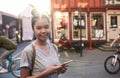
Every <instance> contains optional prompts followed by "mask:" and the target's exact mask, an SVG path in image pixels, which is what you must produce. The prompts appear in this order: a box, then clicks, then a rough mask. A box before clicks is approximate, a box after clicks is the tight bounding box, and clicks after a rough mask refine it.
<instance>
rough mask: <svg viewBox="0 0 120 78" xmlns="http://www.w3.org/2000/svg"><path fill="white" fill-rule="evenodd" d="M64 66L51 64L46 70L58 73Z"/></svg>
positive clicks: (50, 72) (49, 72)
mask: <svg viewBox="0 0 120 78" xmlns="http://www.w3.org/2000/svg"><path fill="white" fill-rule="evenodd" d="M61 68H62V66H61V65H56V64H54V65H51V66H50V67H48V68H47V69H46V70H45V71H46V72H47V73H48V74H53V73H58V71H59V70H60V69H61Z"/></svg>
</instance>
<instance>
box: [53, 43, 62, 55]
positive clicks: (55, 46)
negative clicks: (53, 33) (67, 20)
mask: <svg viewBox="0 0 120 78" xmlns="http://www.w3.org/2000/svg"><path fill="white" fill-rule="evenodd" d="M53 47H54V49H55V50H56V52H57V55H58V56H60V54H59V53H58V52H59V50H58V47H57V45H56V44H53Z"/></svg>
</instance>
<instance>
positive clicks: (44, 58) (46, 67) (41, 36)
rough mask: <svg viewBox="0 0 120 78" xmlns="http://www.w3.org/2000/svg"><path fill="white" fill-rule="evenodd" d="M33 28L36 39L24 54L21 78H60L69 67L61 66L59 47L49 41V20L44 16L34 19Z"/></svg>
mask: <svg viewBox="0 0 120 78" xmlns="http://www.w3.org/2000/svg"><path fill="white" fill-rule="evenodd" d="M32 28H33V32H34V34H35V36H36V39H35V40H33V42H31V44H29V45H28V46H27V47H26V48H24V50H23V52H22V59H21V61H20V67H21V68H20V73H21V78H58V75H59V74H61V73H65V71H66V69H67V65H66V64H64V65H61V63H60V61H59V56H58V52H57V51H58V50H57V47H56V46H55V45H54V44H53V43H51V42H48V41H47V40H48V38H49V35H50V21H49V18H48V17H47V16H46V15H44V14H41V15H39V16H35V17H33V18H32ZM34 52H35V53H36V54H35V56H34V59H35V60H34V62H33V55H34V54H33V53H34ZM33 63H34V65H33ZM31 70H32V72H31ZM31 74H32V75H31Z"/></svg>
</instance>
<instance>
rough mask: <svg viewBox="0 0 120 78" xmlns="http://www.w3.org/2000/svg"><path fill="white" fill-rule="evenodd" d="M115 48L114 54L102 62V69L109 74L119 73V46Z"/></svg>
mask: <svg viewBox="0 0 120 78" xmlns="http://www.w3.org/2000/svg"><path fill="white" fill-rule="evenodd" d="M116 48H117V49H116V52H115V53H114V54H113V55H111V56H109V57H107V58H106V60H105V62H104V68H105V70H106V71H107V72H108V73H110V74H117V73H118V72H119V71H120V58H119V56H120V46H117V47H116Z"/></svg>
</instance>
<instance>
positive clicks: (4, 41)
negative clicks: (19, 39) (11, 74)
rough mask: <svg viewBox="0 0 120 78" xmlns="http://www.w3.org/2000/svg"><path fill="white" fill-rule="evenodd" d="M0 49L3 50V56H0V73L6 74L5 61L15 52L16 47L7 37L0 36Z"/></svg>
mask: <svg viewBox="0 0 120 78" xmlns="http://www.w3.org/2000/svg"><path fill="white" fill-rule="evenodd" d="M0 48H4V49H5V51H4V52H3V54H2V55H1V56H0V60H1V62H2V64H3V68H2V69H1V70H0V73H6V72H8V70H7V67H6V59H7V58H8V56H9V55H11V54H12V53H13V52H14V51H15V50H16V48H17V45H16V44H15V43H14V42H13V41H12V40H10V39H8V38H7V37H5V36H1V35H0Z"/></svg>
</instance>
